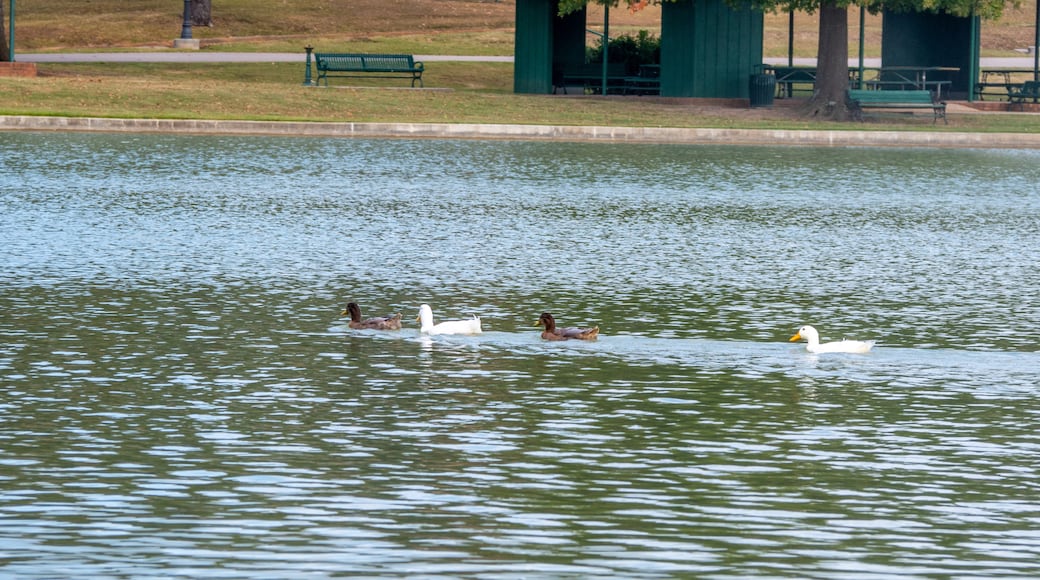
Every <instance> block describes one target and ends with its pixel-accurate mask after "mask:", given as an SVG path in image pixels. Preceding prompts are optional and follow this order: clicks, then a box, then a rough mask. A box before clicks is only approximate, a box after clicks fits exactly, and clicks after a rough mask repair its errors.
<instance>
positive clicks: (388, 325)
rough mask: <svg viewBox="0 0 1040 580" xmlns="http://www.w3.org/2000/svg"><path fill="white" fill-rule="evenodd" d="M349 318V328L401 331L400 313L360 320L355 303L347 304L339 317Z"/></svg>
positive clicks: (359, 310) (359, 312)
mask: <svg viewBox="0 0 1040 580" xmlns="http://www.w3.org/2000/svg"><path fill="white" fill-rule="evenodd" d="M348 315H349V316H350V324H349V325H348V326H350V327H351V328H372V329H375V330H401V313H400V312H398V313H397V314H394V315H393V316H377V317H375V318H365V319H362V318H361V307H360V306H358V303H357V302H351V303H349V304H347V308H346V309H345V310H344V311H343V312H341V313H340V316H348Z"/></svg>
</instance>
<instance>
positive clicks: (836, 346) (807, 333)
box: [788, 325, 874, 354]
mask: <svg viewBox="0 0 1040 580" xmlns="http://www.w3.org/2000/svg"><path fill="white" fill-rule="evenodd" d="M797 340H805V341H806V343H807V344H806V345H805V350H807V351H809V352H811V353H817V354H819V353H825V352H849V353H856V354H860V353H865V352H870V349H871V348H873V347H874V341H873V340H840V341H837V342H825V343H823V344H820V333H819V332H816V329H815V328H813V327H811V326H808V325H806V326H803V327H801V328H799V329H798V332H797V333H796V334H795V335H794V336H792V337H791V340H790V341H788V342H795V341H797Z"/></svg>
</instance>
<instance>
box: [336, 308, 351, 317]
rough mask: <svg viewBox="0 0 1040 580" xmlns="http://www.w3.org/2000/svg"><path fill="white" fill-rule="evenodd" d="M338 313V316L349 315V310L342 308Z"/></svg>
mask: <svg viewBox="0 0 1040 580" xmlns="http://www.w3.org/2000/svg"><path fill="white" fill-rule="evenodd" d="M339 315H340V316H349V315H350V311H349V310H347V309H346V308H344V309H343V312H340V313H339Z"/></svg>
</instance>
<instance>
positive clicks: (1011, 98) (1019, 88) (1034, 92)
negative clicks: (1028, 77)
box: [1008, 81, 1040, 110]
mask: <svg viewBox="0 0 1040 580" xmlns="http://www.w3.org/2000/svg"><path fill="white" fill-rule="evenodd" d="M1037 99H1040V82H1037V81H1026V82H1024V83H1022V84H1021V85H1008V110H1010V109H1011V107H1013V106H1015V105H1018V108H1019V109H1021V108H1023V107H1022V105H1023V104H1025V102H1026V101H1035V100H1037Z"/></svg>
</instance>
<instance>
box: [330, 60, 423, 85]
mask: <svg viewBox="0 0 1040 580" xmlns="http://www.w3.org/2000/svg"><path fill="white" fill-rule="evenodd" d="M314 63H315V67H316V68H317V70H318V83H319V84H320V83H321V80H322V79H325V86H329V77H359V76H376V77H381V78H405V79H411V80H412V86H413V87H414V86H415V81H419V86H420V87H421V86H423V81H422V73H423V63H421V62H415V59H413V58H412V55H410V54H352V53H327V52H316V53H314Z"/></svg>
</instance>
